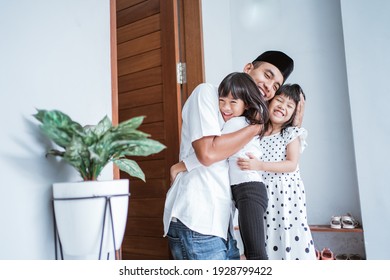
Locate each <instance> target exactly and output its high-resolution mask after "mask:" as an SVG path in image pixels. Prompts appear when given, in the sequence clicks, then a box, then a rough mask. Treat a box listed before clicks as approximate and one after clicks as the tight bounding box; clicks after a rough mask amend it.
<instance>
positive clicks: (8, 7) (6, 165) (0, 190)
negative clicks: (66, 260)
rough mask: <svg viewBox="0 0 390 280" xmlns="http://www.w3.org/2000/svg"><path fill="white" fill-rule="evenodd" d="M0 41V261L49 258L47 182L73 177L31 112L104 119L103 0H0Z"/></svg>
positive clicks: (106, 29) (106, 21) (107, 91)
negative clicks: (49, 154) (59, 112)
mask: <svg viewBox="0 0 390 280" xmlns="http://www.w3.org/2000/svg"><path fill="white" fill-rule="evenodd" d="M0 41H1V44H0V104H1V105H0V106H1V110H0V119H1V120H2V131H3V132H2V136H1V139H2V140H1V145H0V172H1V179H2V180H1V183H0V197H1V203H0V225H1V230H0V259H53V258H54V241H53V218H52V212H51V211H52V209H51V198H52V191H51V184H52V183H53V182H60V181H65V180H66V181H69V180H73V181H77V180H80V178H79V177H78V175H77V173H75V172H74V171H73V170H72V169H70V168H69V167H68V166H65V165H63V164H60V163H58V162H57V160H55V159H53V158H49V159H46V158H45V151H46V149H47V148H48V147H50V143H49V142H48V141H47V140H46V138H44V137H43V136H42V134H41V133H40V131H39V130H38V128H37V124H38V123H37V121H35V119H33V117H32V116H31V115H32V114H34V113H35V108H42V109H59V110H62V111H64V112H66V113H67V114H69V115H70V116H71V117H72V118H74V119H75V120H77V121H79V122H80V123H81V124H93V123H96V122H98V121H99V120H100V119H101V118H102V117H103V116H104V115H106V114H107V115H108V116H110V117H111V74H110V18H109V0H99V1H96V0H84V1H79V0H67V1H60V0H56V1H53V0H36V1H29V0H18V1H7V0H0ZM101 178H102V179H110V178H112V169H110V168H108V169H106V170H105V172H104V174H103V175H102V177H101Z"/></svg>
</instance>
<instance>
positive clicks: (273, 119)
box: [238, 84, 316, 260]
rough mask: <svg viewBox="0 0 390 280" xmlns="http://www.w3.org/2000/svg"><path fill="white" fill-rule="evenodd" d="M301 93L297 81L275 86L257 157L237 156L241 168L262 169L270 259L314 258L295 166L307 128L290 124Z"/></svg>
mask: <svg viewBox="0 0 390 280" xmlns="http://www.w3.org/2000/svg"><path fill="white" fill-rule="evenodd" d="M301 93H302V94H303V91H302V89H301V87H300V86H299V85H297V84H293V85H290V84H285V85H283V86H282V87H281V88H280V89H279V90H278V92H277V93H276V94H275V97H274V98H273V99H272V100H271V101H270V103H269V106H268V109H269V117H270V120H269V122H268V123H267V125H266V126H265V130H266V133H265V136H264V137H263V138H262V140H261V148H262V152H263V155H262V157H261V160H258V159H257V158H255V157H254V156H253V155H249V159H244V158H240V159H238V165H239V166H240V168H241V169H243V170H248V169H250V170H261V171H263V172H262V176H263V179H264V182H265V184H266V187H267V191H268V198H269V201H268V208H267V211H266V214H265V216H264V219H265V224H266V250H267V254H268V257H269V259H270V260H298V259H299V260H310V259H312V260H315V259H316V255H315V248H314V244H313V238H312V235H311V232H310V228H309V225H308V223H307V214H306V197H305V196H306V195H305V188H304V186H303V182H302V180H301V176H300V172H299V166H298V161H299V156H300V154H301V153H302V152H303V150H304V148H305V147H306V141H305V139H306V137H307V131H306V130H305V129H304V128H298V127H294V126H293V120H294V117H295V115H296V108H297V104H298V102H299V100H300V94H301Z"/></svg>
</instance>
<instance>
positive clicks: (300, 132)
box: [285, 126, 308, 153]
mask: <svg viewBox="0 0 390 280" xmlns="http://www.w3.org/2000/svg"><path fill="white" fill-rule="evenodd" d="M307 135H308V133H307V130H306V129H304V128H303V127H295V126H294V127H289V128H287V130H286V135H285V139H286V144H287V145H288V144H290V143H291V142H292V141H293V140H294V139H296V138H297V137H299V142H300V153H303V151H304V150H305V148H306V147H307V142H306V138H307Z"/></svg>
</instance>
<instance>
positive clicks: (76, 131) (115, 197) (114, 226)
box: [34, 109, 165, 259]
mask: <svg viewBox="0 0 390 280" xmlns="http://www.w3.org/2000/svg"><path fill="white" fill-rule="evenodd" d="M34 117H35V118H36V119H37V120H38V121H39V122H40V128H41V130H42V131H43V133H44V134H45V135H46V136H47V137H48V138H49V139H50V140H52V141H53V142H54V143H55V144H56V145H57V146H58V148H55V149H50V150H49V151H48V152H47V155H51V156H56V157H60V158H62V159H63V160H64V161H66V162H67V163H69V164H70V165H71V166H73V167H74V168H75V169H76V170H77V171H78V173H79V174H80V176H81V178H82V181H80V182H67V183H54V184H53V205H54V217H55V219H54V222H55V228H56V231H57V232H58V238H59V241H60V242H59V244H60V248H61V253H62V252H63V253H64V254H66V255H67V256H71V257H73V258H91V256H95V257H96V256H97V255H98V256H99V259H100V258H101V256H102V255H103V254H106V253H110V252H115V251H117V250H118V249H119V248H120V246H121V243H122V240H123V235H124V231H125V227H126V221H127V211H128V200H129V195H130V194H129V182H128V180H127V179H124V180H112V181H98V180H97V179H98V177H99V175H100V173H101V172H102V170H103V168H104V167H105V166H106V165H107V164H108V163H109V162H112V163H113V164H114V165H116V166H117V167H118V168H119V169H120V170H122V171H124V172H126V173H128V174H129V175H130V176H133V177H137V178H140V179H142V180H144V181H145V175H144V173H143V172H142V170H141V168H140V167H139V165H138V164H137V163H136V162H135V161H134V160H131V159H128V158H127V157H128V156H148V155H151V154H154V153H159V152H160V151H161V150H163V149H164V148H165V146H164V145H163V144H161V143H160V142H158V141H155V140H152V139H150V138H149V136H150V135H149V134H146V133H144V132H142V131H139V130H138V127H139V126H140V125H141V123H142V122H143V119H144V117H143V116H140V117H134V118H132V119H129V120H127V121H124V122H121V123H119V124H118V125H116V126H114V125H112V123H111V120H110V119H109V118H108V117H107V116H105V117H104V118H103V119H102V120H101V121H100V122H99V123H98V124H97V125H87V126H82V125H81V124H79V123H78V122H75V121H74V120H72V119H71V118H70V117H69V116H68V115H66V114H64V113H63V112H61V111H58V110H51V111H48V110H40V109H38V110H37V113H36V114H35V115H34ZM57 232H56V237H57ZM55 247H56V249H57V244H56V245H55ZM56 257H57V251H56Z"/></svg>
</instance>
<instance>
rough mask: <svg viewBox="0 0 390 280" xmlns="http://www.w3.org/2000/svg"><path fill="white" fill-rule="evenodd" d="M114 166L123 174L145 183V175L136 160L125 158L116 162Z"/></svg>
mask: <svg viewBox="0 0 390 280" xmlns="http://www.w3.org/2000/svg"><path fill="white" fill-rule="evenodd" d="M114 164H115V165H117V166H118V167H119V169H120V170H122V171H123V172H126V173H127V174H129V175H130V176H133V177H137V178H140V179H141V180H142V181H144V182H145V174H144V172H142V170H141V168H140V167H139V165H138V164H137V163H136V162H135V161H134V160H131V159H125V158H124V159H117V160H114Z"/></svg>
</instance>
